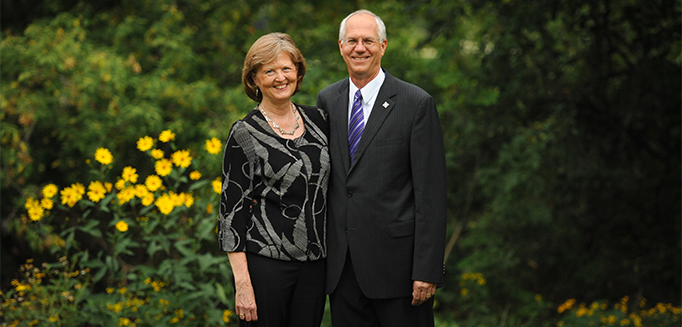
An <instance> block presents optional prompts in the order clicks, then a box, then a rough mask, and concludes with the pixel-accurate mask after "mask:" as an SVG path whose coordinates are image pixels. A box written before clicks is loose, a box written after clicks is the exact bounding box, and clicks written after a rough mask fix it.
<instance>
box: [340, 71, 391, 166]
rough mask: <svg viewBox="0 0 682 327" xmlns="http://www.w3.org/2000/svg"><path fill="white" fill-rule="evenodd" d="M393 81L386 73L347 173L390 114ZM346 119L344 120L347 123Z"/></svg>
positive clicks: (359, 158) (360, 157)
mask: <svg viewBox="0 0 682 327" xmlns="http://www.w3.org/2000/svg"><path fill="white" fill-rule="evenodd" d="M394 79H395V77H393V76H392V75H390V74H389V73H388V72H386V79H385V80H384V84H383V85H382V86H381V88H380V89H379V94H377V99H376V101H374V106H373V107H372V113H370V115H369V119H367V125H366V126H365V130H364V131H363V132H362V137H361V138H360V143H358V149H357V150H356V151H355V161H354V162H353V164H352V165H351V167H350V170H349V173H350V171H351V170H353V167H355V165H356V163H357V162H358V161H360V160H362V155H363V154H364V153H365V150H366V149H367V147H369V144H370V143H371V142H372V139H374V136H375V135H376V134H377V132H378V131H379V128H381V125H382V124H383V123H384V121H385V120H386V117H388V115H389V114H390V113H391V111H392V110H393V107H395V103H394V101H393V100H392V98H393V97H394V96H395V95H396V91H395V87H394V84H395V83H394ZM346 114H348V97H346ZM347 120H348V118H346V119H345V121H347ZM345 143H346V154H348V141H347V140H346V142H345Z"/></svg>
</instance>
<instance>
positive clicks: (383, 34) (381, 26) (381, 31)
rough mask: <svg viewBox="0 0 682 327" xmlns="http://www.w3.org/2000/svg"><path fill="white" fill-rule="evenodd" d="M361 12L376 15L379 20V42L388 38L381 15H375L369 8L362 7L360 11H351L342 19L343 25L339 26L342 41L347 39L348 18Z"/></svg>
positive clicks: (375, 17) (377, 20)
mask: <svg viewBox="0 0 682 327" xmlns="http://www.w3.org/2000/svg"><path fill="white" fill-rule="evenodd" d="M359 14H367V15H370V16H372V17H374V20H375V21H376V22H377V34H379V43H381V42H383V41H384V40H385V39H386V25H384V21H382V20H381V18H380V17H379V16H377V15H375V14H374V13H373V12H371V11H369V10H367V9H360V10H358V11H355V12H353V13H351V14H350V15H348V16H346V18H344V19H343V20H342V21H341V26H340V28H339V40H341V42H343V41H344V39H345V36H346V22H347V21H348V18H351V17H353V16H355V15H359Z"/></svg>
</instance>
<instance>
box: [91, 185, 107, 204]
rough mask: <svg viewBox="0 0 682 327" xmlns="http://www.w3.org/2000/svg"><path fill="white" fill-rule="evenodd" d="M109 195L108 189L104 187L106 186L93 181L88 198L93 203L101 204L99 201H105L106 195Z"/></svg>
mask: <svg viewBox="0 0 682 327" xmlns="http://www.w3.org/2000/svg"><path fill="white" fill-rule="evenodd" d="M106 193H107V190H106V188H105V187H104V184H102V182H100V181H93V182H90V185H88V198H89V199H90V201H92V202H95V203H97V202H99V200H102V199H104V195H105V194H106Z"/></svg>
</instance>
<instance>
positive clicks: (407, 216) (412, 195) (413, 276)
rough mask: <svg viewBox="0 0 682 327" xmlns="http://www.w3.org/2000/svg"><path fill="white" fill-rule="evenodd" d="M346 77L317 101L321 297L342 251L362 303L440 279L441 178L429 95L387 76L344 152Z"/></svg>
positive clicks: (331, 285) (330, 286) (332, 284)
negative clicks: (323, 213)
mask: <svg viewBox="0 0 682 327" xmlns="http://www.w3.org/2000/svg"><path fill="white" fill-rule="evenodd" d="M348 87H349V80H348V79H344V80H341V81H339V82H337V83H334V84H332V85H330V86H328V87H327V88H325V89H324V90H322V91H320V93H319V94H318V96H317V106H318V107H319V108H322V109H324V110H327V112H328V113H329V122H330V126H329V134H330V135H329V136H330V137H329V149H330V156H331V165H332V167H331V177H330V183H329V194H328V201H327V203H328V205H329V207H328V209H329V211H328V212H329V219H328V227H327V249H328V257H327V292H328V293H331V292H333V291H334V289H335V288H336V285H337V284H338V281H339V278H340V276H341V271H342V269H343V265H344V260H345V258H346V254H347V251H350V256H351V258H352V262H353V266H354V267H355V274H356V276H357V280H358V283H359V285H360V288H361V289H362V291H363V293H364V294H365V295H366V296H367V297H369V298H375V299H380V298H395V297H403V296H411V295H412V281H413V280H419V281H425V282H433V283H442V282H443V273H444V272H443V252H444V247H445V246H444V245H445V224H446V178H445V177H446V176H445V155H444V146H443V134H442V132H441V127H440V121H439V119H438V112H437V111H436V105H435V103H434V100H433V98H432V97H431V96H430V95H429V94H428V93H426V92H425V91H424V90H422V89H420V88H419V87H417V86H415V85H412V84H409V83H406V82H404V81H401V80H399V79H397V78H395V77H393V76H392V75H390V74H389V73H386V79H385V80H384V83H383V85H382V87H381V89H380V90H379V94H378V96H377V99H376V102H375V103H374V107H373V109H372V113H371V114H370V116H369V119H368V120H367V124H366V126H365V130H364V132H363V134H362V138H361V140H360V143H359V145H358V149H357V152H356V155H355V156H356V159H355V162H354V163H353V165H350V164H349V161H350V160H349V154H348V138H347V135H348V97H349V95H348Z"/></svg>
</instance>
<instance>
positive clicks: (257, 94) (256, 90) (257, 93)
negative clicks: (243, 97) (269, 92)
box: [256, 88, 259, 98]
mask: <svg viewBox="0 0 682 327" xmlns="http://www.w3.org/2000/svg"><path fill="white" fill-rule="evenodd" d="M258 93H259V92H258V88H256V98H257V97H258Z"/></svg>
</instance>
